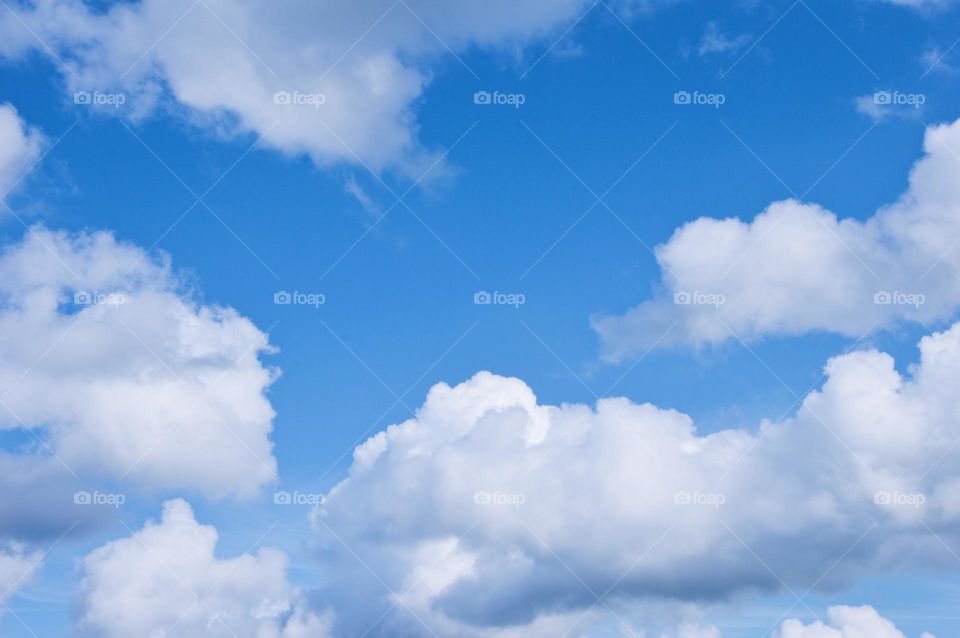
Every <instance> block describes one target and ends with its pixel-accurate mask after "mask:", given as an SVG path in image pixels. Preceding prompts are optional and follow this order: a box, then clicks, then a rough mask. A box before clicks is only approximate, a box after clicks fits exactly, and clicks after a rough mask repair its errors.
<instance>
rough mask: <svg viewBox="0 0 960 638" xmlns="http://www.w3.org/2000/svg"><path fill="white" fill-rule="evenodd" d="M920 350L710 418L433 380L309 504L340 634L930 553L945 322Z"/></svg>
mask: <svg viewBox="0 0 960 638" xmlns="http://www.w3.org/2000/svg"><path fill="white" fill-rule="evenodd" d="M920 352H921V359H920V362H919V364H918V365H917V366H916V367H915V368H914V369H913V370H912V372H911V373H910V374H909V375H903V374H901V373H899V372H898V371H897V370H896V368H895V366H894V361H893V359H892V358H891V357H890V356H889V355H887V354H885V353H881V352H877V351H859V352H854V353H850V354H847V355H844V356H839V357H836V358H834V359H831V360H830V362H829V363H828V364H827V366H826V374H827V381H826V382H825V384H824V385H823V387H822V388H821V389H820V390H818V391H815V392H812V393H811V394H809V395H808V396H807V397H805V399H804V401H803V402H802V405H801V407H800V408H799V409H798V411H797V412H796V414H795V415H793V416H792V417H790V418H787V419H785V420H784V421H782V422H776V423H773V422H764V423H762V424H761V425H760V427H759V428H757V429H752V428H751V429H746V428H744V429H733V430H724V431H719V432H715V433H710V434H702V433H699V432H698V431H697V429H696V427H695V425H694V423H693V422H692V420H691V419H690V417H688V416H687V415H685V414H682V413H679V412H676V411H673V410H668V409H663V408H660V407H657V406H654V405H650V404H635V403H632V402H630V401H628V400H626V399H603V400H601V401H599V402H598V403H597V405H596V406H593V407H591V406H586V405H572V404H564V405H559V406H553V405H541V404H539V403H538V401H537V399H536V397H535V396H534V394H533V392H532V391H531V390H530V388H529V387H527V385H526V384H524V383H523V382H522V381H520V380H518V379H513V378H504V377H499V376H496V375H493V374H490V373H485V372H484V373H480V374H477V375H476V376H475V377H473V378H472V379H470V380H468V381H466V382H464V383H462V384H460V385H458V386H455V387H450V386H447V385H444V384H440V385H437V386H435V387H434V388H433V389H432V390H431V391H430V393H429V395H428V397H427V399H426V402H425V403H424V404H423V406H422V407H421V408H420V409H419V410H418V411H417V413H416V415H415V416H414V417H413V418H411V419H409V420H408V421H406V422H404V423H401V424H398V425H394V426H391V427H389V428H388V429H387V430H385V431H383V432H381V433H379V434H377V435H375V436H373V437H372V438H370V439H368V440H367V441H366V442H365V443H363V444H362V445H361V446H359V447H358V448H357V449H356V450H355V453H354V458H353V463H352V467H351V469H350V472H349V476H348V478H346V479H345V480H344V481H342V482H341V483H340V484H339V485H337V486H336V487H335V488H334V489H332V490H331V491H330V492H329V493H328V494H327V498H326V501H325V503H324V505H323V507H322V508H321V509H319V510H317V511H316V512H315V514H314V516H313V521H314V525H315V527H316V530H317V532H318V534H319V535H320V536H321V538H323V539H324V540H323V547H324V548H325V549H324V552H323V554H322V556H323V560H324V563H325V564H326V566H327V568H328V569H330V570H331V573H337V574H338V575H341V574H342V575H343V576H341V577H340V578H338V580H337V584H336V587H335V588H333V589H331V590H330V591H326V592H324V593H323V594H322V595H323V596H325V597H326V599H327V600H329V601H331V604H333V605H334V606H335V608H337V609H338V615H339V616H340V617H341V622H342V623H343V626H344V627H345V628H347V629H348V630H349V631H355V632H358V633H359V632H362V631H363V630H365V629H367V628H368V627H369V625H370V624H371V623H372V622H373V620H371V614H372V618H373V619H376V618H377V617H378V616H379V615H380V614H383V616H382V618H381V619H380V620H378V621H377V622H378V623H379V626H378V628H377V631H378V632H386V633H385V634H384V635H393V634H396V635H418V634H420V633H424V634H428V633H429V632H427V631H426V630H425V629H424V628H423V627H424V625H426V626H429V627H430V630H431V631H434V632H438V633H439V634H440V635H464V636H470V635H476V636H481V635H483V636H487V635H499V633H500V632H504V631H506V629H505V628H511V629H514V630H515V629H517V628H524V630H523V631H525V632H526V633H527V635H540V634H539V633H538V632H537V631H536V629H537V628H538V627H540V626H542V623H544V622H548V621H551V622H554V623H557V624H560V625H562V624H563V623H566V626H565V627H563V630H561V633H562V631H564V630H566V629H568V628H570V626H571V625H575V624H576V623H578V621H579V620H580V619H581V614H582V613H584V612H585V611H588V610H593V611H596V610H597V609H598V606H599V605H604V606H608V607H599V609H601V610H605V609H606V608H609V609H612V610H621V609H622V608H621V607H620V606H621V605H628V604H629V603H630V602H631V601H643V600H658V601H674V602H676V603H678V604H680V603H691V602H693V603H700V602H704V601H720V600H726V599H728V598H730V597H731V596H734V595H736V594H739V593H742V594H746V593H748V592H754V593H756V592H774V591H778V590H781V589H782V588H783V587H784V586H785V585H786V586H789V587H791V588H792V589H794V590H796V591H804V590H805V589H806V588H808V587H811V586H814V585H816V586H818V587H821V588H827V589H829V588H835V587H838V586H842V585H844V584H845V583H849V582H851V581H852V579H854V578H856V577H857V576H860V575H864V574H869V573H873V570H880V569H883V570H895V569H937V568H942V566H943V565H944V564H945V563H944V561H945V560H951V559H950V557H949V556H947V555H946V554H945V550H944V547H943V545H941V544H940V540H939V539H938V538H937V536H939V538H940V539H947V542H952V540H953V539H956V538H957V532H958V530H960V528H958V524H960V500H958V499H957V496H956V494H957V487H958V486H960V471H958V469H957V468H960V446H957V445H956V444H957V441H958V439H960V426H958V422H957V419H956V415H957V414H960V396H958V395H957V393H956V387H957V385H958V383H960V324H957V325H955V326H954V327H952V328H951V329H949V330H947V331H945V332H942V333H936V334H933V335H931V336H928V337H926V338H924V339H923V340H922V341H921V343H920ZM758 486H763V489H762V490H758ZM934 534H936V536H935V535H934ZM841 557H842V560H840V559H841ZM598 599H602V603H598ZM376 601H379V603H377V602H376ZM371 610H374V611H371ZM619 613H623V614H628V613H629V611H620V612H619ZM831 619H832V622H833V625H835V627H833V628H832V627H828V626H826V625H816V624H815V625H812V626H810V627H806V628H804V627H802V626H800V625H799V624H797V623H792V624H787V625H785V626H784V628H783V636H784V637H787V636H804V637H807V636H830V637H831V638H840V637H846V636H850V637H851V638H852V637H854V636H861V635H885V634H878V633H875V632H874V631H873V630H871V631H867V630H866V629H863V631H867V633H862V632H861V633H856V632H857V631H858V629H857V628H858V627H872V626H874V625H875V626H876V627H878V628H880V629H883V628H888V627H889V626H888V624H885V623H884V622H881V621H879V620H878V619H877V617H876V616H875V615H873V614H872V612H867V611H864V610H844V609H840V610H837V611H835V612H834V614H833V615H832V616H831ZM880 629H877V630H876V631H880ZM884 630H886V629H884ZM349 631H348V635H349ZM550 631H554V632H555V631H556V627H551V629H550V630H548V631H546V632H545V633H544V634H543V635H549V634H550ZM799 631H805V632H807V633H797V632H799ZM891 631H892V629H891ZM817 632H820V633H817ZM708 635H709V634H708ZM889 635H890V636H891V637H892V636H899V633H889Z"/></svg>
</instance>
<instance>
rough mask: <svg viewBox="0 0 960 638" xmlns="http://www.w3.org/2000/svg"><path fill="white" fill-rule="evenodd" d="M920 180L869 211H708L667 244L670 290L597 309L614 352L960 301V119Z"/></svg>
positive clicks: (862, 324) (861, 319)
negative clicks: (857, 214)
mask: <svg viewBox="0 0 960 638" xmlns="http://www.w3.org/2000/svg"><path fill="white" fill-rule="evenodd" d="M924 151H925V155H924V157H923V158H922V159H920V160H919V161H917V162H916V164H914V166H913V169H912V170H911V172H910V179H909V188H908V189H907V191H906V192H905V193H904V194H903V195H902V196H901V197H900V199H898V200H897V201H896V202H894V203H893V204H890V205H888V206H885V207H883V208H881V209H880V210H878V211H877V212H876V214H875V215H873V216H872V217H870V218H868V219H866V220H865V221H859V220H856V219H851V218H847V219H839V218H838V217H837V216H836V215H834V214H833V213H831V212H830V211H828V210H825V209H824V208H822V207H820V206H817V205H816V204H810V203H802V202H799V201H796V200H792V199H791V200H786V201H780V202H775V203H773V204H771V205H770V206H769V207H768V208H767V209H766V210H765V211H763V212H762V213H761V214H759V215H758V216H757V217H756V218H754V219H753V221H750V222H743V221H740V220H739V219H733V218H731V219H712V218H708V217H701V218H699V219H696V220H694V221H692V222H689V223H688V224H685V225H684V226H682V227H681V228H679V229H678V230H677V231H676V232H675V233H674V234H673V236H672V237H671V238H670V240H669V241H668V242H667V243H666V244H662V245H660V246H658V247H657V248H656V255H657V261H658V262H659V264H660V268H661V271H662V279H663V288H664V292H663V293H662V294H661V295H659V296H657V297H656V298H654V299H652V300H649V301H646V302H644V303H642V304H640V305H639V306H636V307H635V308H632V309H631V310H629V311H628V312H626V313H625V314H623V315H620V316H604V317H596V318H594V319H593V326H594V328H595V329H596V330H597V332H598V333H599V334H600V337H601V339H602V341H603V345H604V349H605V355H606V356H607V357H608V358H610V359H613V360H619V359H622V358H624V357H626V356H629V355H631V354H634V353H637V352H642V351H644V350H646V349H647V348H648V347H650V346H652V345H653V344H655V343H659V344H664V345H668V344H679V343H683V344H693V345H700V344H706V343H716V342H719V341H723V340H725V339H729V338H732V337H733V335H734V334H736V335H737V336H739V337H740V338H742V339H755V338H760V337H764V336H768V335H796V334H801V333H806V332H810V331H830V332H835V333H840V334H844V335H851V336H859V335H861V334H863V333H864V332H867V331H869V330H871V329H873V328H883V327H888V326H891V325H894V324H896V323H898V322H903V321H935V320H943V319H946V318H949V317H951V316H952V315H953V313H954V312H955V311H956V309H957V307H958V306H960V288H958V287H957V285H956V282H957V280H958V278H960V161H958V159H957V158H958V157H960V121H957V122H954V123H953V124H946V125H941V126H933V127H930V128H928V129H927V131H926V135H925V138H924Z"/></svg>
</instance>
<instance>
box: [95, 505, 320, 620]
mask: <svg viewBox="0 0 960 638" xmlns="http://www.w3.org/2000/svg"><path fill="white" fill-rule="evenodd" d="M216 545H217V530H216V529H215V528H213V527H211V526H208V525H201V524H200V523H198V522H197V521H196V519H195V518H194V515H193V510H192V509H191V508H190V505H189V504H188V503H187V502H186V501H183V500H181V499H176V500H172V501H167V502H166V503H164V505H163V516H162V518H161V519H160V521H159V522H148V523H147V524H146V525H145V526H144V527H143V529H141V530H140V531H138V532H136V533H134V534H133V535H131V536H130V537H127V538H122V539H119V540H115V541H112V542H110V543H107V544H106V545H104V546H103V547H100V548H98V549H96V550H94V551H93V553H91V554H90V555H89V556H87V557H86V558H85V559H84V560H83V581H82V583H81V585H80V591H79V597H78V608H79V616H78V621H77V629H78V631H79V633H80V635H84V636H97V637H100V638H126V637H128V636H161V635H172V636H182V637H184V638H195V637H196V638H199V637H201V636H202V637H204V638H206V637H210V638H230V637H232V638H323V637H324V636H327V635H329V625H330V619H329V618H328V617H325V616H322V615H317V614H314V613H312V612H310V611H309V610H307V609H306V607H305V604H304V601H303V599H302V596H301V593H300V592H299V591H298V590H297V589H296V588H295V587H293V586H291V585H290V583H289V581H288V579H287V569H288V562H287V558H286V556H285V555H284V554H283V553H282V552H279V551H277V550H273V549H260V550H259V551H258V552H257V553H256V554H252V555H251V554H246V553H245V554H242V555H240V556H236V557H234V558H217V557H216V556H215V550H216Z"/></svg>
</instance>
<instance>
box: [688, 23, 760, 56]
mask: <svg viewBox="0 0 960 638" xmlns="http://www.w3.org/2000/svg"><path fill="white" fill-rule="evenodd" d="M751 39H752V38H751V37H750V36H749V35H747V34H745V33H742V34H740V35H737V36H731V35H727V34H726V33H724V32H723V31H721V30H720V27H719V26H718V25H717V23H716V22H708V23H707V29H706V31H704V33H703V38H702V39H701V40H700V48H699V49H698V53H699V54H700V56H701V57H702V56H707V55H712V54H717V53H735V52H737V51H739V50H740V49H742V48H743V47H745V46H746V45H747V44H748V43H749V42H750V40H751Z"/></svg>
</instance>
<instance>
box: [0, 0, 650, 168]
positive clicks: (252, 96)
mask: <svg viewBox="0 0 960 638" xmlns="http://www.w3.org/2000/svg"><path fill="white" fill-rule="evenodd" d="M630 4H637V3H636V1H635V0H634V1H633V2H631V3H630ZM639 4H641V5H645V4H649V2H641V3H639ZM589 6H590V3H589V2H588V1H587V0H527V1H525V2H521V3H516V2H511V1H509V0H492V1H489V2H483V3H477V2H468V1H456V2H448V1H438V0H401V1H400V2H395V1H394V0H351V1H349V2H346V1H342V2H335V3H327V2H320V3H318V2H314V1H312V0H296V1H293V2H286V3H284V10H283V11H277V10H276V3H275V2H272V1H271V0H243V1H237V0H203V1H201V2H194V1H193V0H140V1H138V2H122V3H116V4H114V5H113V6H112V7H111V8H110V9H109V10H107V11H106V12H102V13H101V12H95V11H94V10H92V9H90V8H88V7H86V6H85V4H84V3H83V2H81V1H80V0H36V1H35V2H31V3H25V6H23V7H21V8H19V9H18V10H17V15H12V14H11V13H10V12H8V11H5V12H4V14H3V15H0V55H6V56H16V55H19V54H22V53H23V51H25V50H28V49H32V48H34V47H38V46H39V45H38V42H37V39H36V38H35V37H34V35H33V34H36V36H37V37H39V39H40V40H42V41H43V42H44V43H49V46H51V47H52V48H53V49H54V50H55V51H56V52H57V55H58V56H59V57H60V58H61V59H62V60H64V62H65V63H66V65H68V66H69V68H70V69H71V71H70V72H64V78H65V80H66V81H67V83H68V88H69V90H70V91H71V92H75V91H86V92H88V93H89V94H90V98H91V99H90V103H91V106H94V107H95V106H96V102H97V97H96V95H95V92H96V91H99V92H101V93H102V94H103V95H104V96H106V95H109V94H111V93H113V92H122V93H124V94H125V98H126V101H125V103H124V104H122V105H121V106H120V108H119V109H116V108H115V106H114V103H113V102H110V103H107V102H108V98H107V97H103V98H101V101H103V102H104V108H105V109H106V110H107V111H109V112H117V111H120V112H124V113H129V114H131V115H133V116H134V117H138V116H142V115H144V114H145V113H148V112H150V111H152V110H153V109H154V108H155V107H156V106H157V105H158V104H160V105H163V104H170V102H171V98H172V102H173V103H174V104H175V105H176V107H178V110H180V111H183V110H186V111H187V112H188V113H189V114H190V115H191V116H192V118H193V119H194V121H197V122H198V123H204V124H215V125H216V128H217V129H218V130H221V131H222V130H232V131H235V132H252V133H255V134H256V135H258V136H263V144H265V145H268V146H271V147H273V148H276V149H279V150H281V151H284V152H287V153H305V154H307V155H309V156H310V157H311V158H312V159H313V160H314V161H315V162H316V163H318V164H321V165H325V164H329V163H333V162H339V161H347V162H354V161H356V157H355V156H354V153H356V155H357V156H359V157H360V158H361V159H362V160H363V161H364V162H366V163H368V164H369V165H371V166H373V167H374V168H377V169H379V168H381V167H384V166H390V165H396V164H398V163H402V164H411V163H413V164H416V163H422V162H424V161H425V159H426V153H425V151H424V149H422V148H421V146H420V144H419V143H418V141H417V124H416V117H415V114H414V112H413V103H414V102H415V101H416V100H417V99H418V98H419V97H420V96H421V95H422V93H423V91H424V88H425V86H426V85H427V84H428V83H429V81H430V79H431V75H432V68H433V67H435V66H436V65H437V63H438V62H439V60H440V59H443V61H444V63H445V64H453V65H456V64H459V62H458V61H457V60H456V58H454V57H453V56H451V55H450V51H456V52H459V54H461V55H463V54H465V53H467V52H469V51H470V50H471V49H473V48H475V47H484V48H491V47H497V48H506V47H516V46H521V45H523V44H524V43H526V42H528V41H530V40H533V39H537V38H540V37H542V36H544V35H546V34H548V33H550V32H551V31H552V30H554V29H556V28H557V27H558V26H560V25H564V24H566V23H568V22H572V21H573V20H575V19H577V18H578V17H579V16H580V15H581V14H582V13H583V12H584V11H585V10H586V9H587V8H588V7H589ZM21 21H22V22H21ZM24 23H25V24H26V25H27V26H24ZM279 92H286V94H287V95H286V97H289V98H290V99H289V100H286V99H283V98H282V99H281V100H280V102H281V103H277V102H276V101H275V94H277V93H279ZM312 95H322V96H323V98H316V99H314V98H312V97H310V96H312ZM298 96H299V97H298ZM464 99H465V100H469V99H470V96H469V95H465V96H464ZM321 100H322V103H320V102H321ZM298 102H299V105H298Z"/></svg>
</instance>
